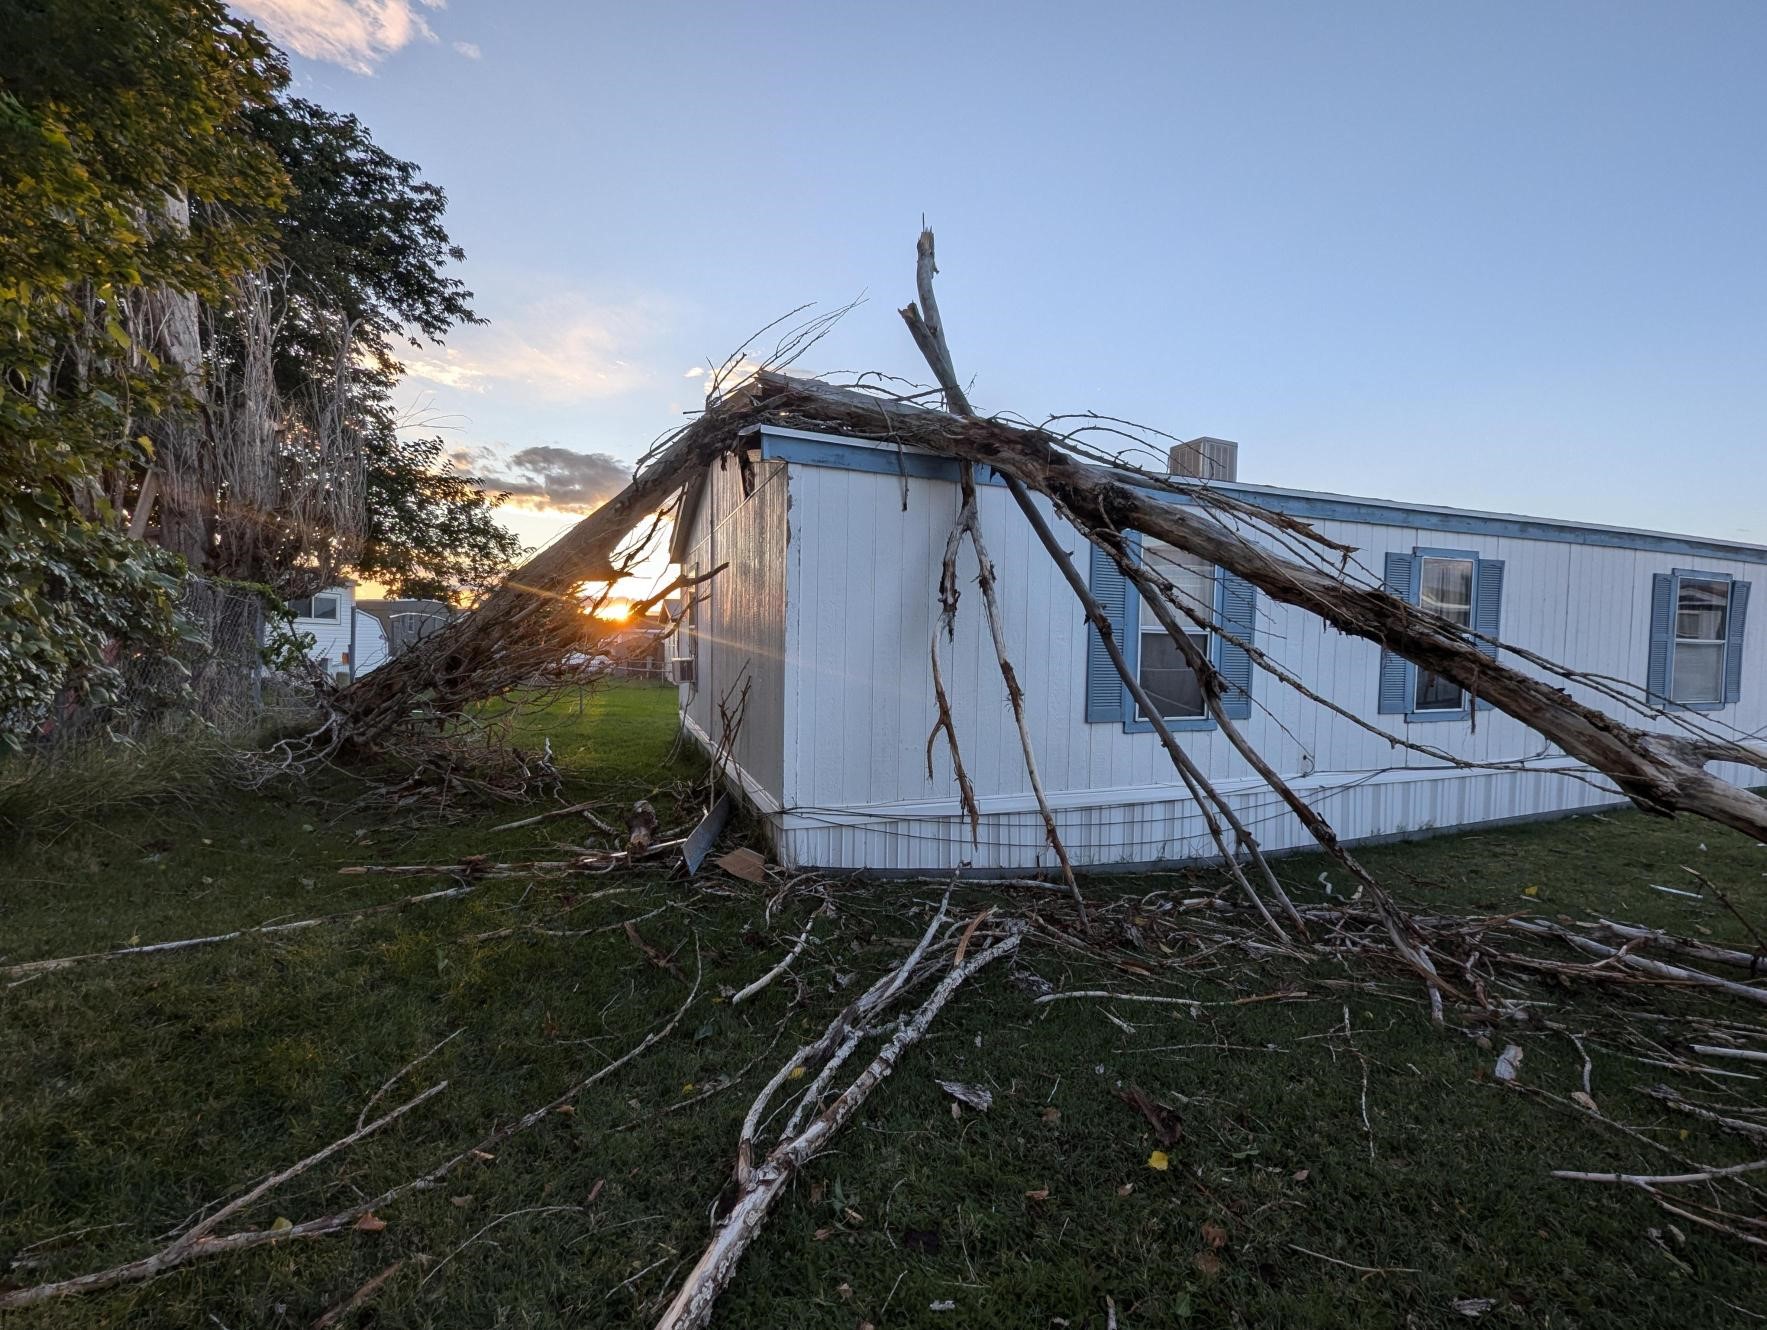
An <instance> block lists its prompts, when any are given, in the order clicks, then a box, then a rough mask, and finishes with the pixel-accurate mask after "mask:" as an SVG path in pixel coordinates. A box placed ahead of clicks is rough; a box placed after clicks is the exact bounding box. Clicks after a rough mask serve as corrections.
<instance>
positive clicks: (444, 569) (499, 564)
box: [357, 434, 522, 604]
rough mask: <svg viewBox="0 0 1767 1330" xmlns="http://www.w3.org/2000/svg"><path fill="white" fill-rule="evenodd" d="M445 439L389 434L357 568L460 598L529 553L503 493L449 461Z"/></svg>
mask: <svg viewBox="0 0 1767 1330" xmlns="http://www.w3.org/2000/svg"><path fill="white" fill-rule="evenodd" d="M442 450H443V444H442V441H441V440H440V439H433V438H432V439H412V438H401V437H400V436H399V435H397V434H393V435H391V436H389V437H388V438H387V439H385V440H383V441H382V445H381V446H380V447H378V448H377V449H376V451H375V453H374V456H373V457H372V459H371V460H370V463H369V473H368V474H369V495H370V498H371V502H370V504H369V508H368V539H367V541H366V542H365V543H364V545H363V549H362V557H361V559H360V560H359V561H358V563H357V571H358V572H359V573H360V574H361V575H362V576H363V577H367V578H372V579H374V580H375V581H377V582H381V583H384V584H385V585H386V587H387V589H388V590H390V591H391V592H392V593H393V594H394V595H395V596H409V597H412V598H414V599H418V600H441V601H446V602H448V603H449V604H458V603H459V602H460V601H461V600H463V599H466V598H468V597H470V596H471V595H473V594H474V593H476V592H479V591H482V590H484V589H485V588H486V587H488V586H489V585H490V584H491V583H492V582H494V581H495V580H496V579H497V578H498V577H499V576H501V575H502V574H503V573H504V572H506V571H507V570H508V569H509V566H510V565H511V564H512V563H514V562H515V560H516V559H517V558H519V557H520V555H521V554H522V546H521V542H520V541H519V540H517V539H516V538H515V535H514V534H513V533H512V532H511V531H509V529H508V528H506V527H505V526H503V525H502V524H501V523H499V522H498V521H497V520H496V518H495V517H494V516H493V510H494V509H495V508H496V506H497V504H498V503H500V502H501V501H502V499H503V496H502V495H501V494H495V493H488V492H487V491H486V490H485V489H484V488H483V487H481V486H480V485H479V484H478V483H477V482H476V481H474V480H473V479H471V478H470V477H468V476H464V475H462V474H461V473H459V472H458V471H455V470H454V469H453V468H451V467H448V466H446V465H445V464H444V463H443V461H442Z"/></svg>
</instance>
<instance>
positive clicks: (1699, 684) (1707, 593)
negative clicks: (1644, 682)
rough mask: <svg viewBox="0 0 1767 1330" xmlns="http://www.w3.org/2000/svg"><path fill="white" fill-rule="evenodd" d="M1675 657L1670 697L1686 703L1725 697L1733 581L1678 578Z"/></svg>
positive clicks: (1671, 667)
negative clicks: (1725, 654) (1725, 659)
mask: <svg viewBox="0 0 1767 1330" xmlns="http://www.w3.org/2000/svg"><path fill="white" fill-rule="evenodd" d="M1675 590H1676V596H1675V659H1674V662H1673V663H1672V664H1671V665H1670V667H1669V679H1670V684H1669V700H1670V701H1672V702H1680V703H1682V704H1683V705H1688V704H1693V703H1700V702H1722V701H1723V700H1724V644H1725V641H1726V628H1727V626H1728V625H1727V620H1728V619H1729V617H1730V583H1729V581H1728V580H1719V579H1717V578H1706V577H1682V578H1678V579H1677V580H1676V588H1675Z"/></svg>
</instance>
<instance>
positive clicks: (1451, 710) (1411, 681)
mask: <svg viewBox="0 0 1767 1330" xmlns="http://www.w3.org/2000/svg"><path fill="white" fill-rule="evenodd" d="M1480 557H1481V556H1480V554H1479V552H1478V551H1477V550H1446V549H1436V548H1433V547H1429V546H1423V545H1419V546H1415V547H1414V548H1413V549H1412V551H1411V586H1410V588H1409V589H1408V591H1407V593H1406V596H1405V599H1406V602H1407V603H1408V604H1410V605H1411V606H1412V607H1413V608H1414V609H1421V608H1423V561H1424V560H1425V559H1452V560H1455V561H1456V562H1460V563H1469V562H1470V563H1471V564H1472V599H1471V603H1470V604H1469V605H1468V607H1467V623H1466V631H1467V632H1468V633H1469V634H1470V633H1472V632H1473V631H1474V630H1475V625H1476V624H1477V623H1478V621H1479V561H1480ZM1419 673H1420V670H1419V669H1418V666H1417V664H1416V662H1414V661H1409V660H1408V661H1406V662H1405V701H1406V709H1405V713H1404V715H1405V721H1406V723H1407V724H1411V725H1434V724H1436V723H1438V722H1441V721H1455V720H1471V719H1472V711H1473V695H1472V694H1471V693H1470V692H1468V691H1467V690H1466V689H1465V688H1462V689H1461V690H1460V705H1459V706H1457V707H1429V708H1419V707H1418V705H1417V680H1418V675H1419Z"/></svg>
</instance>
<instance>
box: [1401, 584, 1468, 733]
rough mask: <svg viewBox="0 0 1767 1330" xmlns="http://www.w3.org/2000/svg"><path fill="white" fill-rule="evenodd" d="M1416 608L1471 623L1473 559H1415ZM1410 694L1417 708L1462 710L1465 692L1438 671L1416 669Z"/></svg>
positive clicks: (1462, 623) (1453, 620) (1464, 707)
mask: <svg viewBox="0 0 1767 1330" xmlns="http://www.w3.org/2000/svg"><path fill="white" fill-rule="evenodd" d="M1418 562H1419V564H1420V565H1421V566H1420V567H1419V569H1418V608H1420V609H1424V610H1428V611H1429V612H1430V613H1431V614H1439V615H1441V616H1442V617H1443V618H1444V619H1447V620H1448V621H1449V622H1451V623H1457V624H1459V625H1460V626H1461V627H1463V628H1470V627H1472V621H1473V570H1474V568H1475V567H1476V566H1477V563H1478V560H1476V559H1445V558H1438V557H1434V556H1429V555H1426V556H1424V557H1422V558H1420V559H1419V560H1418ZM1416 673H1417V684H1416V688H1415V690H1414V693H1413V696H1412V706H1413V708H1414V709H1415V710H1417V711H1463V710H1465V709H1466V693H1465V692H1464V691H1463V690H1462V689H1461V687H1460V685H1459V684H1457V683H1453V682H1451V681H1450V680H1448V679H1444V678H1443V677H1442V676H1441V675H1439V674H1432V673H1430V672H1429V671H1428V670H1423V669H1420V670H1418V671H1416Z"/></svg>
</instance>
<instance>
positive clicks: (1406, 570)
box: [1380, 552, 1417, 716]
mask: <svg viewBox="0 0 1767 1330" xmlns="http://www.w3.org/2000/svg"><path fill="white" fill-rule="evenodd" d="M1416 563H1417V559H1416V558H1415V557H1414V556H1413V555H1410V554H1401V553H1398V552H1393V553H1389V554H1388V555H1387V563H1386V571H1385V574H1384V576H1383V578H1382V584H1383V585H1384V586H1385V587H1386V589H1387V591H1388V592H1389V593H1391V594H1392V595H1395V596H1397V597H1398V598H1399V599H1400V600H1403V601H1410V602H1412V603H1415V600H1414V594H1415V593H1414V592H1413V590H1412V586H1411V579H1412V577H1413V576H1414V565H1415V564H1416ZM1410 710H1411V662H1410V661H1408V660H1406V659H1405V657H1403V656H1401V655H1399V654H1398V653H1397V652H1395V651H1389V650H1387V649H1386V648H1385V647H1382V648H1381V652H1380V714H1381V715H1383V716H1395V715H1397V716H1402V715H1404V714H1405V713H1406V712H1408V711H1410Z"/></svg>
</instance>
